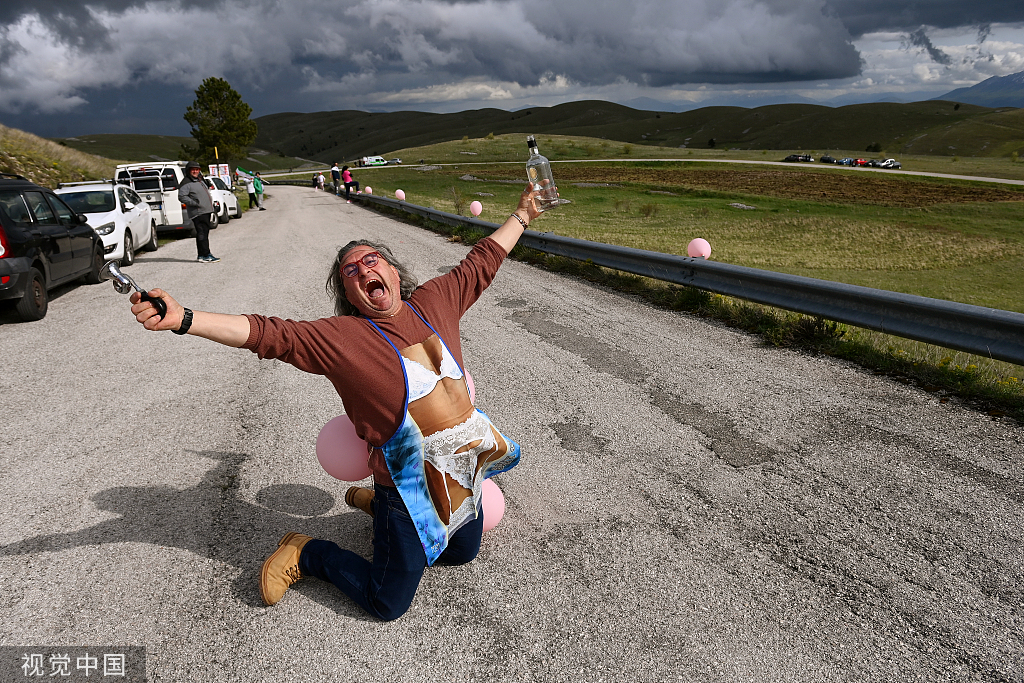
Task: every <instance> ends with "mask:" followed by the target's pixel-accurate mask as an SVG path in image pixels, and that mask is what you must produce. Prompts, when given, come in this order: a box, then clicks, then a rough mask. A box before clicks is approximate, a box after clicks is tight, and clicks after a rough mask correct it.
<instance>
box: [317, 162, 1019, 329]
mask: <svg viewBox="0 0 1024 683" xmlns="http://www.w3.org/2000/svg"><path fill="white" fill-rule="evenodd" d="M438 156H440V155H438ZM439 160H440V159H439ZM554 168H555V177H556V180H557V182H558V183H559V189H560V192H561V195H562V197H563V198H566V199H569V200H571V201H572V204H569V205H566V206H564V207H561V208H559V209H558V210H557V211H553V212H551V213H549V214H548V215H546V216H545V217H544V219H543V221H541V222H540V223H538V226H537V229H539V230H543V231H550V232H554V233H557V234H560V235H566V236H569V237H578V238H581V239H588V240H594V241H598V242H606V243H609V244H620V245H623V246H628V247H635V248H639V249H650V250H653V251H660V252H664V253H670V254H680V255H685V252H686V245H687V244H688V243H689V241H690V240H691V239H693V238H695V237H703V238H704V239H707V240H708V241H709V242H710V243H711V245H712V248H713V250H714V251H713V254H712V257H713V258H714V259H716V260H719V261H723V262H727V263H734V264H736V265H742V266H749V267H752V268H761V269H766V270H773V271H777V272H786V273H792V274H795V275H804V276H808V277H816V278H820V279H825V280H834V281H838V282H847V283H850V284H858V285H864V286H868V287H875V288H879V289H888V290H892V291H900V292H907V293H911V294H920V295H922V296H929V297H934V298H939V299H948V300H951V301H960V302H963V303H969V304H975V305H979V306H987V307H991V308H1002V309H1006V310H1012V311H1018V312H1022V313H1024V286H1022V285H1021V282H1020V280H1021V273H1022V272H1024V225H1022V223H1021V219H1020V216H1021V214H1022V212H1024V188H1020V187H1016V186H1006V185H994V184H984V183H971V182H962V181H951V180H945V179H933V178H914V177H910V176H896V175H891V174H889V175H887V174H881V173H877V174H876V173H863V172H858V171H853V170H848V171H847V170H840V169H825V170H823V171H817V170H816V169H803V168H796V167H793V168H790V167H775V166H770V167H766V166H740V165H737V166H729V167H722V166H720V165H718V164H707V163H700V162H697V161H684V162H665V163H662V162H646V163H641V162H627V163H617V164H608V163H600V162H594V163H592V164H586V165H578V164H561V165H558V164H556V165H555V167H554ZM521 176H522V170H521V169H520V168H519V166H518V165H506V164H502V165H486V164H483V165H475V164H474V165H472V166H461V165H459V166H452V167H449V166H442V167H435V168H434V170H428V171H420V170H416V169H415V168H396V167H383V168H375V169H357V170H356V171H355V177H356V179H357V180H359V181H360V182H362V183H363V184H364V185H367V184H369V185H371V186H372V187H373V188H374V191H375V192H377V193H384V194H386V195H388V196H393V195H394V191H395V190H397V189H402V190H404V191H405V193H406V196H407V199H408V201H409V202H411V203H415V204H422V205H425V206H433V207H434V208H438V209H443V210H446V211H453V210H454V209H455V208H456V207H455V202H454V198H455V195H453V194H452V192H453V190H452V188H455V190H454V192H456V193H457V195H458V196H460V197H462V202H463V208H462V212H463V213H464V214H466V213H468V204H469V202H471V201H473V200H479V201H480V202H481V203H482V204H483V206H484V211H483V213H482V215H481V218H483V219H484V220H490V221H493V222H497V223H500V222H502V221H503V220H504V218H505V216H506V215H507V212H508V211H509V209H510V207H512V206H514V205H515V201H516V197H517V195H518V193H519V192H520V191H521V189H522V187H523V185H524V184H525V182H524V181H522V180H521ZM300 178H301V176H300ZM467 178H475V180H472V179H467ZM301 179H303V180H304V178H301ZM744 207H746V208H744Z"/></svg>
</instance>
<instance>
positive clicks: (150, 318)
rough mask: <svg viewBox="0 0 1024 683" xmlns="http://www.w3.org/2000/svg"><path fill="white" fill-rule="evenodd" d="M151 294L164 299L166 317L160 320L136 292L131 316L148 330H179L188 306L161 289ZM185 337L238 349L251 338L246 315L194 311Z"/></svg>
mask: <svg viewBox="0 0 1024 683" xmlns="http://www.w3.org/2000/svg"><path fill="white" fill-rule="evenodd" d="M148 294H149V295H150V296H153V297H160V298H161V299H163V300H164V303H166V304H167V315H166V316H164V317H163V318H161V317H160V316H159V315H157V312H156V308H155V307H154V306H153V304H151V303H150V302H148V301H142V300H141V295H140V294H139V293H138V292H135V293H133V294H132V296H131V302H132V314H134V315H135V319H136V320H138V321H139V322H140V323H142V326H143V327H145V328H146V329H147V330H153V331H160V330H175V331H177V330H180V329H181V326H182V322H183V321H184V318H185V307H184V306H182V305H181V304H179V303H178V302H177V301H175V300H174V299H172V298H171V295H170V294H168V293H167V292H165V291H164V290H162V289H153V290H150V291H149V292H148ZM186 334H191V335H195V336H196V337H203V338H205V339H209V340H211V341H215V342H217V343H219V344H224V345H225V346H232V347H234V348H236V349H237V348H240V347H241V346H242V344H244V343H245V342H246V340H247V339H248V338H249V319H248V318H246V317H245V316H244V315H228V314H225V313H207V312H206V311H192V324H191V326H190V327H189V328H188V332H187V333H186Z"/></svg>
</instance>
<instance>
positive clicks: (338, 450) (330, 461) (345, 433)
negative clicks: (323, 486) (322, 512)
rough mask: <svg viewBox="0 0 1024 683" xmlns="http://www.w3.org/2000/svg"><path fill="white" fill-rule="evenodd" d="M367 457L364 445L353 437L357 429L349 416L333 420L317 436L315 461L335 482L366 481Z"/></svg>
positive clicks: (367, 474) (367, 452)
mask: <svg viewBox="0 0 1024 683" xmlns="http://www.w3.org/2000/svg"><path fill="white" fill-rule="evenodd" d="M368 455H369V451H368V450H367V448H366V442H365V441H363V440H362V439H360V438H359V437H358V436H356V428H355V426H354V425H353V424H352V420H350V419H349V418H348V415H339V416H338V417H336V418H334V419H333V420H331V421H330V422H328V423H327V424H325V425H324V428H323V429H321V430H320V433H319V434H317V436H316V459H317V460H319V461H320V466H321V467H323V468H324V471H325V472H327V474H329V475H331V476H332V477H334V478H335V479H341V480H342V481H359V480H361V479H366V478H367V477H368V476H370V466H369V465H368V464H367V458H368Z"/></svg>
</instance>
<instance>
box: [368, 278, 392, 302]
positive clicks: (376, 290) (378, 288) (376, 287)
mask: <svg viewBox="0 0 1024 683" xmlns="http://www.w3.org/2000/svg"><path fill="white" fill-rule="evenodd" d="M363 291H365V292H366V298H368V299H369V300H370V301H377V300H379V299H381V298H383V297H384V295H386V294H387V290H386V289H385V288H384V283H383V282H381V281H380V280H367V281H366V284H365V285H363Z"/></svg>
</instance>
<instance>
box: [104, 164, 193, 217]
mask: <svg viewBox="0 0 1024 683" xmlns="http://www.w3.org/2000/svg"><path fill="white" fill-rule="evenodd" d="M185 163H186V162H184V161H153V162H148V163H142V164H119V165H118V166H117V169H116V170H115V177H114V179H115V181H116V182H118V183H119V184H121V185H128V186H129V187H131V188H132V189H133V190H135V191H136V192H137V193H139V195H140V196H141V197H142V198H143V199H144V200H146V203H147V204H149V208H150V210H151V211H152V213H153V219H154V220H155V221H156V229H157V231H158V232H176V231H178V230H187V231H188V232H189V233H192V232H193V231H194V228H193V227H192V221H190V220H189V218H188V212H187V211H186V210H185V205H184V204H182V203H181V202H179V201H178V186H179V185H180V184H181V181H182V180H183V179H184V177H185Z"/></svg>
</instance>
